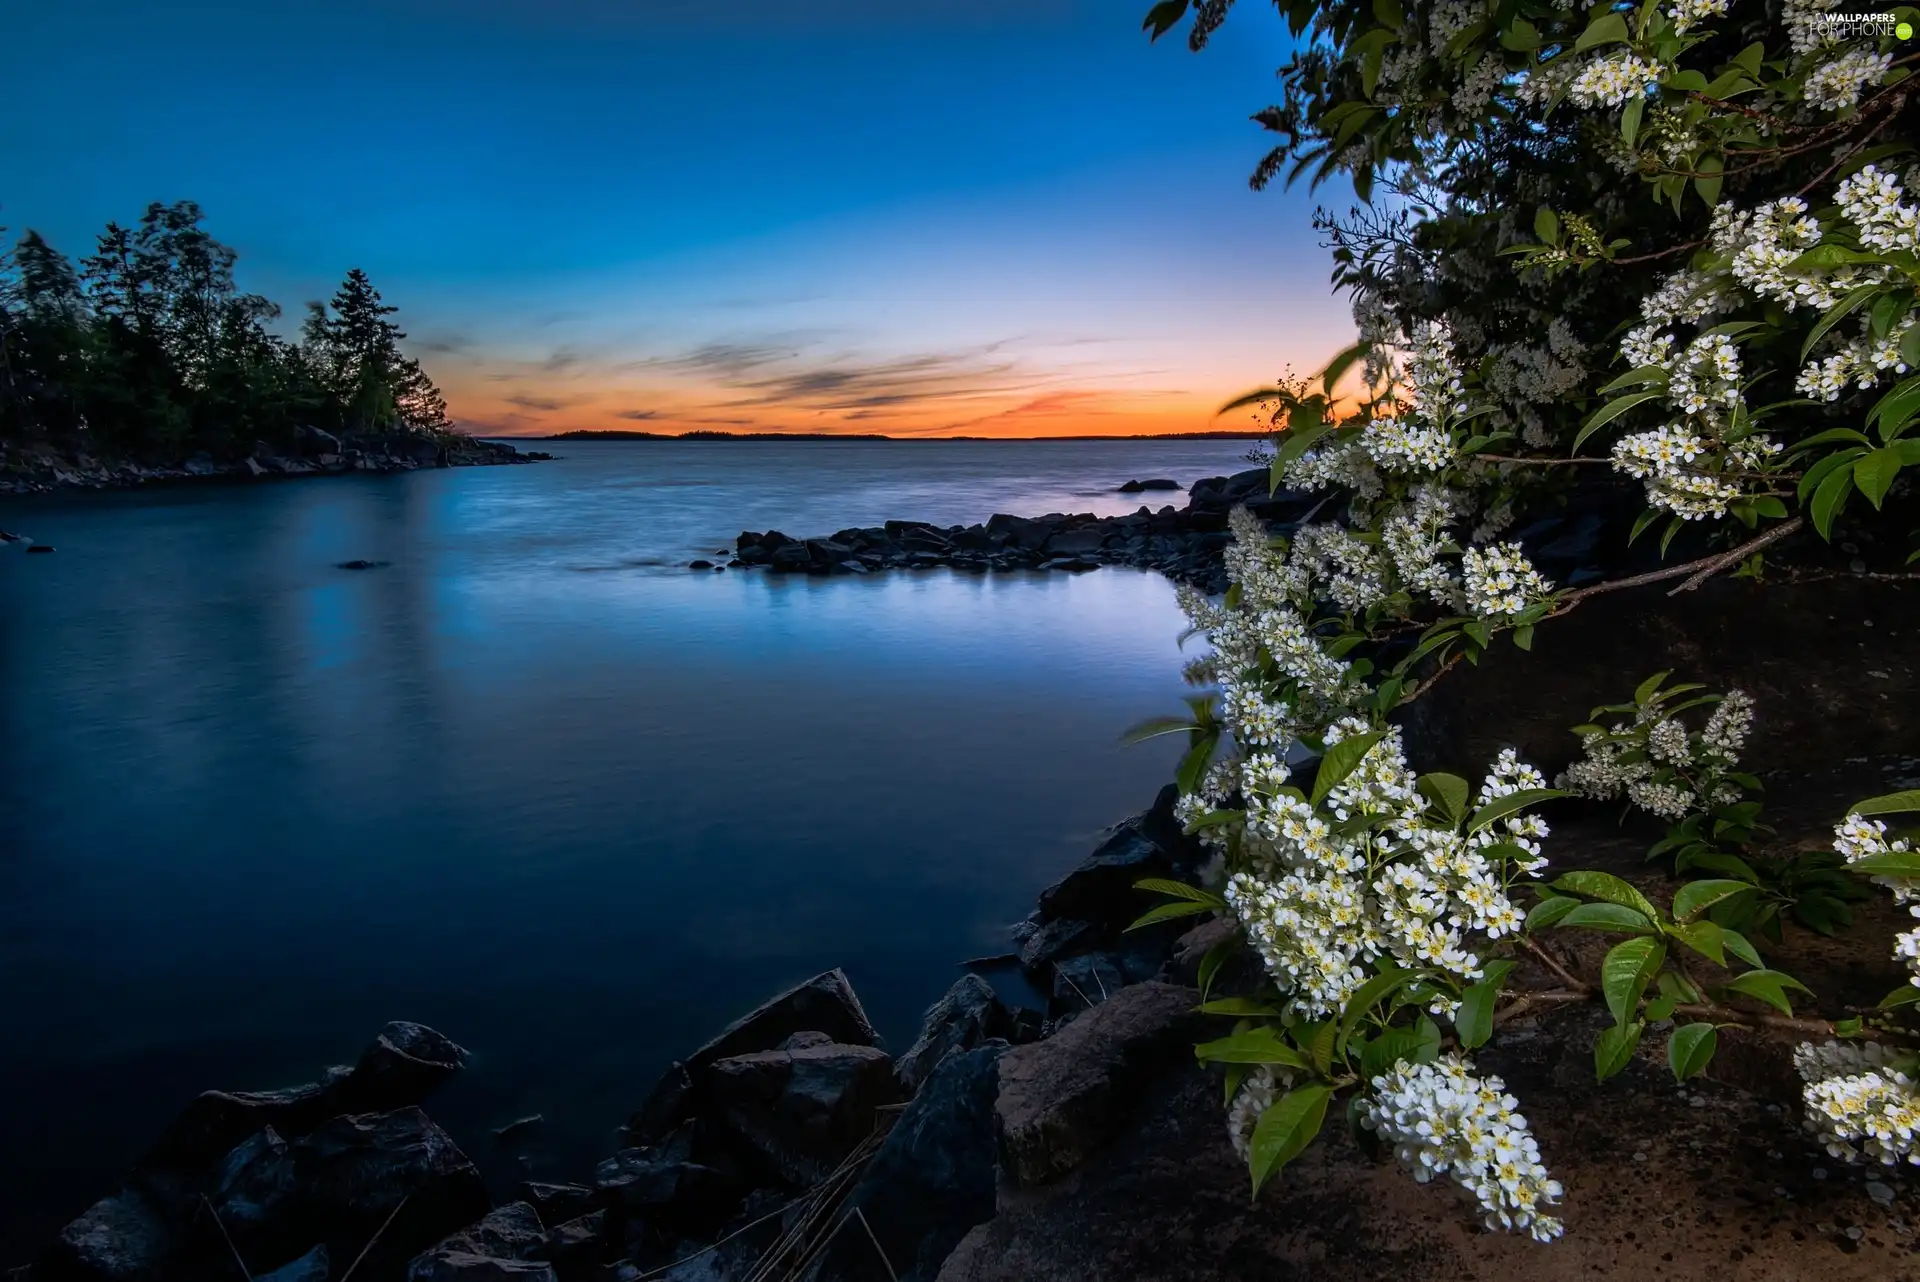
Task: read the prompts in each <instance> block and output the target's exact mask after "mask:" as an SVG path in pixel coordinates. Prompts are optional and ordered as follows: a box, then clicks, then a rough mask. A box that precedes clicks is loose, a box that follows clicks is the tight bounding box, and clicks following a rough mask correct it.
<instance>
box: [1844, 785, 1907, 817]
mask: <svg viewBox="0 0 1920 1282" xmlns="http://www.w3.org/2000/svg"><path fill="white" fill-rule="evenodd" d="M1915 811H1920V788H1908V789H1907V790H1906V791H1904V792H1889V793H1886V794H1884V795H1882V796H1878V797H1868V798H1867V799H1866V800H1865V801H1856V802H1854V803H1853V804H1852V805H1851V806H1848V807H1847V813H1848V814H1850V815H1900V814H1912V813H1914V812H1915Z"/></svg>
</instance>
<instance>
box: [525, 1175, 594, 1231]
mask: <svg viewBox="0 0 1920 1282" xmlns="http://www.w3.org/2000/svg"><path fill="white" fill-rule="evenodd" d="M520 1198H521V1200H522V1201H525V1202H531V1203H532V1204H533V1209H534V1210H536V1211H538V1212H540V1219H541V1221H542V1222H543V1223H546V1224H559V1223H561V1222H563V1221H566V1220H571V1219H575V1218H577V1217H579V1216H582V1215H585V1214H586V1213H587V1212H588V1211H591V1210H592V1209H593V1207H594V1192H593V1190H592V1189H590V1188H588V1187H587V1186H586V1185H584V1184H549V1183H545V1182H543V1181H540V1180H528V1181H527V1182H526V1183H524V1184H522V1185H521V1186H520Z"/></svg>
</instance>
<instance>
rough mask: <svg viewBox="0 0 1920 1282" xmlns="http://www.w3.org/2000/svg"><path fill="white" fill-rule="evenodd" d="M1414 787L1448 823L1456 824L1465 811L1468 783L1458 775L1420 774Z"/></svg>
mask: <svg viewBox="0 0 1920 1282" xmlns="http://www.w3.org/2000/svg"><path fill="white" fill-rule="evenodd" d="M1414 787H1415V788H1416V789H1417V790H1418V791H1419V793H1420V795H1421V796H1423V797H1425V798H1426V799H1427V800H1428V801H1430V802H1432V803H1433V804H1434V805H1435V806H1436V807H1438V808H1439V811H1440V814H1441V817H1442V818H1444V819H1445V820H1446V821H1447V822H1448V823H1451V824H1457V823H1459V822H1460V821H1461V820H1462V819H1463V818H1465V817H1466V813H1467V797H1468V795H1469V792H1470V787H1471V786H1470V785H1469V784H1468V783H1467V781H1466V780H1465V779H1462V778H1461V777H1460V776H1459V775H1449V774H1440V773H1438V772H1436V773H1434V774H1430V775H1421V776H1420V778H1419V779H1418V780H1416V781H1415V783H1414Z"/></svg>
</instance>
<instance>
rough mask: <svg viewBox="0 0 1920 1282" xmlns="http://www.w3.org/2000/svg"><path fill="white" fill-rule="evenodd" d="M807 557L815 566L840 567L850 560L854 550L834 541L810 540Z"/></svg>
mask: <svg viewBox="0 0 1920 1282" xmlns="http://www.w3.org/2000/svg"><path fill="white" fill-rule="evenodd" d="M806 546H807V556H808V558H809V559H810V560H811V561H812V562H813V563H814V564H815V565H838V564H840V562H842V561H846V560H850V559H851V558H852V556H853V549H852V548H850V547H848V546H847V545H846V544H844V543H839V542H836V541H835V540H833V539H808V540H807V544H806Z"/></svg>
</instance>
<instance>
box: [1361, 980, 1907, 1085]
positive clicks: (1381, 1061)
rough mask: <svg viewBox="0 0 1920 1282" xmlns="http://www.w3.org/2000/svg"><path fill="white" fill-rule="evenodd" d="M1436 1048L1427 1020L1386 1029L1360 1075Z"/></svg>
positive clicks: (1427, 1058) (1421, 1057) (1418, 1059)
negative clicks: (1418, 1025) (1419, 1026)
mask: <svg viewBox="0 0 1920 1282" xmlns="http://www.w3.org/2000/svg"><path fill="white" fill-rule="evenodd" d="M1916 991H1920V990H1916ZM1428 1029H1431V1030H1432V1031H1431V1033H1429V1032H1428V1031H1427V1030H1428ZM1439 1050H1440V1030H1439V1028H1438V1027H1437V1026H1435V1025H1433V1024H1432V1023H1431V1022H1430V1021H1429V1023H1428V1024H1427V1025H1426V1026H1425V1027H1422V1028H1389V1029H1387V1030H1385V1031H1384V1032H1382V1033H1381V1034H1380V1035H1379V1036H1377V1037H1375V1038H1373V1039H1371V1040H1370V1041H1368V1042H1367V1047H1366V1049H1365V1050H1363V1051H1361V1052H1360V1075H1361V1076H1362V1077H1364V1078H1366V1079H1367V1081H1369V1082H1371V1081H1372V1080H1373V1079H1374V1078H1376V1077H1378V1076H1380V1075H1381V1074H1382V1073H1384V1072H1386V1071H1388V1070H1389V1069H1391V1068H1392V1067H1393V1066H1394V1065H1395V1064H1398V1063H1399V1062H1400V1061H1401V1060H1406V1061H1408V1062H1409V1063H1413V1064H1423V1063H1428V1062H1431V1061H1432V1059H1433V1058H1434V1056H1435V1055H1437V1054H1438V1053H1439Z"/></svg>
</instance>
